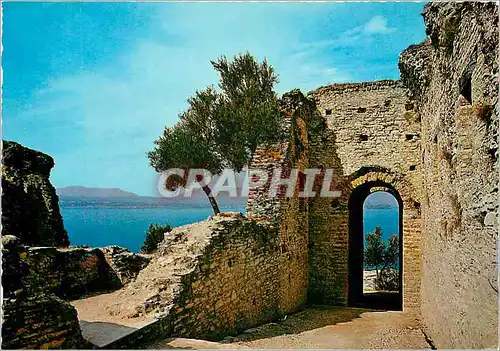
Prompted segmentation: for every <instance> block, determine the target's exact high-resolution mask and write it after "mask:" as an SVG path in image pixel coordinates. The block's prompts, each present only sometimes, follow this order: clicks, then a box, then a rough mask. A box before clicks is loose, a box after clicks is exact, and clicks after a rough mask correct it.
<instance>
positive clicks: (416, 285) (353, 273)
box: [346, 166, 421, 311]
mask: <svg viewBox="0 0 500 351" xmlns="http://www.w3.org/2000/svg"><path fill="white" fill-rule="evenodd" d="M377 187H383V188H384V189H387V191H388V192H390V193H391V194H392V195H393V196H394V197H395V198H396V200H397V201H398V204H399V221H400V222H399V239H400V262H399V266H400V272H399V273H400V278H399V279H400V291H401V308H402V310H404V311H407V310H418V309H419V305H420V303H419V301H420V280H421V251H420V250H421V247H420V241H421V235H420V233H421V228H420V226H421V223H420V222H421V214H420V203H419V202H418V200H417V197H416V193H415V191H414V190H413V188H412V186H411V185H410V184H409V182H407V181H406V180H405V179H404V176H403V175H401V174H398V173H395V172H392V171H390V170H388V169H385V168H382V167H376V166H372V167H362V168H360V169H359V170H358V171H357V172H355V173H354V174H352V175H351V176H350V177H348V182H347V189H346V193H347V194H346V195H347V196H348V215H349V222H348V227H349V259H348V265H349V269H348V304H350V305H355V304H356V303H357V302H359V301H360V299H362V293H363V275H362V274H363V252H362V250H363V224H362V222H363V202H364V200H365V199H366V197H367V196H368V195H369V194H370V193H371V189H374V188H377Z"/></svg>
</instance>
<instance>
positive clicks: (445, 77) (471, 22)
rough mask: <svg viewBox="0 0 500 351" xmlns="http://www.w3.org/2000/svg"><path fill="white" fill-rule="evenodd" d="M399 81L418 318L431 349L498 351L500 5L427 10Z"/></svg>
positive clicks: (448, 5) (404, 56)
mask: <svg viewBox="0 0 500 351" xmlns="http://www.w3.org/2000/svg"><path fill="white" fill-rule="evenodd" d="M423 16H424V21H425V24H426V32H427V34H428V36H429V38H428V39H427V40H426V41H425V42H423V43H422V44H420V45H414V46H411V47H409V48H408V49H407V50H405V51H404V52H403V53H402V54H401V56H400V60H399V67H400V70H401V77H402V80H403V82H404V84H405V85H406V86H407V87H409V88H410V90H411V93H412V98H413V99H415V100H416V108H417V110H418V115H419V118H420V119H421V125H422V136H421V139H422V140H421V143H422V170H421V171H422V177H423V196H422V222H423V224H422V225H423V227H422V231H423V233H424V234H423V238H424V243H423V248H422V256H423V277H422V297H421V299H422V316H423V321H424V324H425V326H426V328H427V333H428V335H429V336H430V337H431V338H432V339H433V341H434V342H435V344H436V346H437V347H438V348H486V347H491V348H493V347H495V348H496V347H497V337H498V334H497V333H498V311H497V298H498V291H497V275H498V267H497V264H496V250H497V246H496V245H497V233H498V179H499V178H498V171H499V169H498V113H499V105H498V6H497V5H496V4H494V3H472V2H464V3H451V2H448V3H431V4H428V5H426V6H425V8H424V13H423Z"/></svg>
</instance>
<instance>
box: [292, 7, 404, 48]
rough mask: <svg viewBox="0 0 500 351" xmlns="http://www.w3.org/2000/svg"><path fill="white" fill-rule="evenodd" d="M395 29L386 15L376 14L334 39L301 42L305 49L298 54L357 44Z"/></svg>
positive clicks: (301, 46)
mask: <svg viewBox="0 0 500 351" xmlns="http://www.w3.org/2000/svg"><path fill="white" fill-rule="evenodd" d="M395 30H396V28H390V27H388V26H387V19H386V18H385V17H383V16H374V17H372V18H371V19H370V20H369V21H368V22H366V23H365V24H363V25H361V26H357V27H354V28H352V29H350V30H347V31H345V32H343V33H341V34H340V35H339V36H337V37H336V38H334V39H331V40H319V41H314V42H307V43H301V44H300V45H299V46H298V48H299V49H300V50H303V51H299V52H298V53H297V55H305V52H307V51H309V50H318V49H323V48H327V47H328V48H342V47H352V46H357V45H359V44H360V42H362V41H363V40H369V39H370V37H371V36H372V35H386V34H390V33H392V32H394V31H395ZM304 51H305V52H304Z"/></svg>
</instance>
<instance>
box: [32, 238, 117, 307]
mask: <svg viewBox="0 0 500 351" xmlns="http://www.w3.org/2000/svg"><path fill="white" fill-rule="evenodd" d="M25 261H26V263H27V264H28V266H29V275H28V279H27V283H28V284H31V285H43V286H45V290H46V291H47V292H51V293H54V294H55V295H57V296H58V297H60V298H62V299H65V300H74V299H77V298H80V297H82V296H85V295H89V294H95V293H103V292H109V291H113V290H117V289H119V288H121V287H122V286H123V285H122V283H121V281H120V278H119V277H118V276H117V274H116V273H115V271H114V269H113V268H112V267H111V266H110V265H109V263H108V260H107V259H106V257H105V256H104V254H103V252H102V251H101V250H100V249H87V248H67V249H58V248H55V247H29V248H27V250H26V259H25Z"/></svg>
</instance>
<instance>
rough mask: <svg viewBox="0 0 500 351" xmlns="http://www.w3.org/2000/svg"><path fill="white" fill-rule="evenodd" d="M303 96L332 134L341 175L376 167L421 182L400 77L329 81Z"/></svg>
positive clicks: (415, 136) (415, 130) (414, 123)
mask: <svg viewBox="0 0 500 351" xmlns="http://www.w3.org/2000/svg"><path fill="white" fill-rule="evenodd" d="M307 96H308V97H309V98H311V99H313V100H314V101H315V102H316V104H317V106H318V109H319V111H320V113H321V114H322V115H323V116H324V117H325V118H326V121H327V124H328V127H329V128H330V129H331V130H332V131H333V133H334V134H335V138H336V140H335V144H336V150H337V154H338V157H339V158H340V161H341V164H342V169H343V173H342V174H343V175H345V176H348V175H350V174H353V173H354V172H356V171H357V170H359V169H360V168H361V167H363V166H380V167H384V168H386V169H390V170H391V171H393V172H398V173H400V174H404V175H406V176H407V177H408V179H410V180H411V181H412V184H413V185H414V186H415V187H416V188H418V187H419V186H420V178H419V164H420V123H419V120H418V116H417V115H416V114H415V111H414V103H413V101H412V100H410V99H409V98H408V97H407V93H406V89H405V87H404V86H403V85H402V84H401V82H400V81H392V80H382V81H375V82H364V83H346V84H332V85H328V86H326V87H321V88H318V89H316V90H313V91H311V92H309V93H308V95H307Z"/></svg>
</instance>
